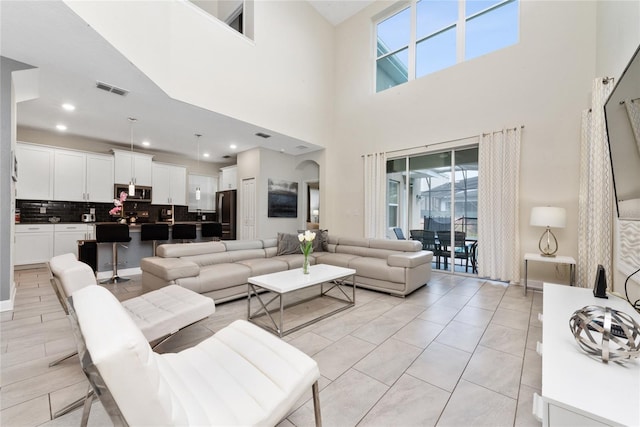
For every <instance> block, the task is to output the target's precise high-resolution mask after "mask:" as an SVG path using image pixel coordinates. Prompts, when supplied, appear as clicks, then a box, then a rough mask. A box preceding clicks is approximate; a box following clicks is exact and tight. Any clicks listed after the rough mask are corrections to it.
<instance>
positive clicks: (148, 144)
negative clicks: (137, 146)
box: [142, 141, 151, 147]
mask: <svg viewBox="0 0 640 427" xmlns="http://www.w3.org/2000/svg"><path fill="white" fill-rule="evenodd" d="M142 145H144V146H145V147H148V146H150V145H151V143H150V142H149V141H142Z"/></svg>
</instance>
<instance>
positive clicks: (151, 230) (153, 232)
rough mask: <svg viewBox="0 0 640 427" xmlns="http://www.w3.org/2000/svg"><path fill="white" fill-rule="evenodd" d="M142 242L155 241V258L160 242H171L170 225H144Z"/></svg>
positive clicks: (141, 235)
mask: <svg viewBox="0 0 640 427" xmlns="http://www.w3.org/2000/svg"><path fill="white" fill-rule="evenodd" d="M140 240H142V241H149V240H151V241H153V256H156V246H157V245H158V240H169V224H142V225H141V226H140Z"/></svg>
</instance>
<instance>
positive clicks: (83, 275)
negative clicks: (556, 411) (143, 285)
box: [49, 254, 215, 418]
mask: <svg viewBox="0 0 640 427" xmlns="http://www.w3.org/2000/svg"><path fill="white" fill-rule="evenodd" d="M49 268H50V270H51V272H52V274H53V277H52V279H51V283H52V286H53V288H54V290H55V291H56V294H57V296H58V299H59V300H60V304H61V305H62V308H63V309H64V311H65V313H67V315H68V314H69V307H68V303H67V300H68V298H69V297H70V296H71V295H73V294H74V293H75V292H77V291H78V290H80V289H84V288H86V287H99V286H97V283H96V278H95V276H94V274H93V270H92V269H91V267H89V266H88V265H87V264H85V263H83V262H80V261H78V260H76V258H75V256H74V255H73V254H64V255H59V256H55V257H53V258H51V260H50V261H49ZM121 305H122V307H123V308H124V310H125V311H126V313H127V314H128V315H129V317H130V318H131V319H132V320H133V322H134V323H135V324H136V326H137V327H138V328H139V329H140V331H141V332H142V334H143V335H144V337H145V339H146V340H147V341H148V342H151V343H153V344H154V346H157V345H158V344H160V343H161V342H163V341H164V340H166V339H167V338H169V337H170V336H171V335H173V334H175V333H176V332H178V331H179V330H181V329H183V328H185V327H187V326H190V325H192V324H194V323H196V322H199V321H201V320H203V319H206V318H207V317H209V316H211V315H212V314H213V313H214V312H215V303H214V302H213V300H212V299H211V298H208V297H205V296H203V295H200V294H198V293H196V292H193V291H190V290H188V289H185V288H183V287H180V286H177V285H170V286H166V287H164V288H162V289H158V290H155V291H152V292H148V293H146V294H143V295H140V296H138V297H135V298H131V299H128V300H126V301H123V302H122V303H121ZM75 354H77V352H74V353H71V354H68V355H66V356H64V357H62V358H60V359H57V360H55V361H53V362H51V363H50V364H49V366H54V365H56V364H58V363H60V362H62V361H63V360H66V359H68V358H70V357H72V356H74V355H75ZM83 400H89V401H91V400H92V398H91V397H90V396H89V399H87V398H86V397H83V398H81V399H79V400H77V401H75V402H73V403H71V404H69V405H67V406H66V407H64V408H62V409H61V410H60V411H58V412H56V413H55V414H54V418H56V417H59V416H60V415H64V414H66V413H67V412H69V411H72V410H73V409H76V408H78V407H80V406H81V405H82V401H83ZM87 417H88V414H87Z"/></svg>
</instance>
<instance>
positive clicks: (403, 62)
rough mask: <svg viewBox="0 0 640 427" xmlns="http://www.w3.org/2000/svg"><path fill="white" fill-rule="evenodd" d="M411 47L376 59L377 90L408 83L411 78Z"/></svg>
mask: <svg viewBox="0 0 640 427" xmlns="http://www.w3.org/2000/svg"><path fill="white" fill-rule="evenodd" d="M408 68H409V49H404V50H402V51H400V52H398V53H396V54H393V55H389V56H386V57H384V58H382V59H378V60H377V61H376V92H381V91H383V90H385V89H389V88H390V87H394V86H397V85H399V84H402V83H406V82H407V81H408V79H409V75H408Z"/></svg>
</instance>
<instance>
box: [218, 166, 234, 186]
mask: <svg viewBox="0 0 640 427" xmlns="http://www.w3.org/2000/svg"><path fill="white" fill-rule="evenodd" d="M237 189H238V166H237V165H233V166H225V167H223V168H220V191H223V190H237Z"/></svg>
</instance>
